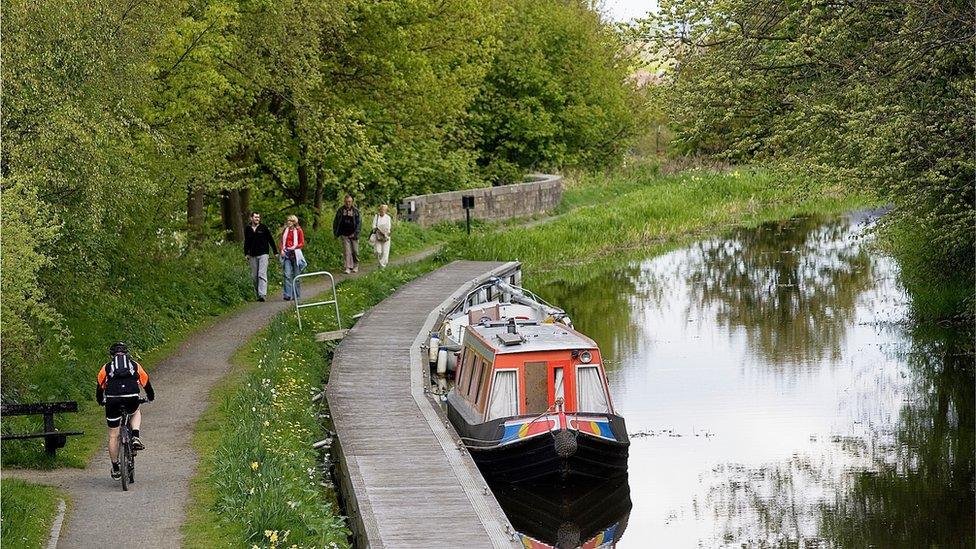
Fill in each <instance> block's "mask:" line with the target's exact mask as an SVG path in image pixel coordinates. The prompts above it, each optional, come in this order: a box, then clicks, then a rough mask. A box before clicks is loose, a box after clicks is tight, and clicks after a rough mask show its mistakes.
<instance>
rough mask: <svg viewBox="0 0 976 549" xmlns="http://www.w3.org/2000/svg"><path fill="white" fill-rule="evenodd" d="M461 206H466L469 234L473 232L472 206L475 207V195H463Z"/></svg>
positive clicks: (465, 212) (465, 214)
mask: <svg viewBox="0 0 976 549" xmlns="http://www.w3.org/2000/svg"><path fill="white" fill-rule="evenodd" d="M461 207H462V208H464V217H465V219H467V224H468V235H470V234H471V208H474V197H473V196H462V197H461Z"/></svg>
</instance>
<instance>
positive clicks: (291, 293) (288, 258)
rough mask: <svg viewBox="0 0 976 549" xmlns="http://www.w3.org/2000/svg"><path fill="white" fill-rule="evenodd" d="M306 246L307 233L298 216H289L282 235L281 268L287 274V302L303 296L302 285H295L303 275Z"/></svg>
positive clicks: (285, 290)
mask: <svg viewBox="0 0 976 549" xmlns="http://www.w3.org/2000/svg"><path fill="white" fill-rule="evenodd" d="M304 246H305V233H304V232H303V231H302V227H301V225H299V224H298V216H295V215H289V216H288V218H287V220H286V221H285V230H284V231H282V233H281V268H282V270H283V271H284V273H285V288H284V292H285V301H289V300H291V299H292V298H293V297H294V298H295V299H298V298H299V297H300V296H301V285H300V284H296V283H295V277H296V276H298V275H299V274H301V267H300V266H299V264H303V263H305V258H304V256H303V254H302V248H303V247H304Z"/></svg>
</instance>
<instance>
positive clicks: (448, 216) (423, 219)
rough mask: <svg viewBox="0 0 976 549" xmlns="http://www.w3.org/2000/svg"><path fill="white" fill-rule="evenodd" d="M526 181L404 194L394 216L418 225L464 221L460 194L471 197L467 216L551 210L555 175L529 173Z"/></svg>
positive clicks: (557, 187) (559, 187) (555, 200)
mask: <svg viewBox="0 0 976 549" xmlns="http://www.w3.org/2000/svg"><path fill="white" fill-rule="evenodd" d="M528 179H529V181H528V182H526V183H517V184H513V185H500V186H498V187H485V188H480V189H465V190H462V191H451V192H447V193H436V194H425V195H420V196H408V197H406V198H404V199H403V202H401V203H400V206H399V210H398V217H399V218H400V219H405V220H407V221H413V222H414V223H417V224H419V225H420V226H421V227H429V226H431V225H434V224H437V223H442V222H444V221H464V208H462V207H461V197H463V196H473V197H474V208H473V209H472V210H471V219H480V220H483V221H494V220H498V219H509V218H512V217H525V216H530V215H533V214H538V213H545V212H549V211H552V210H553V209H554V208H555V207H556V206H558V205H559V201H560V200H562V197H563V178H562V176H559V175H546V174H532V175H530V176H528Z"/></svg>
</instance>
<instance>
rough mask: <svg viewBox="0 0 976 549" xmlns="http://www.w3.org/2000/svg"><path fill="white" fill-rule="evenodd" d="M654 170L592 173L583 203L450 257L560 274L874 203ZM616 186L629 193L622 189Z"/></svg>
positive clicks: (480, 237)
mask: <svg viewBox="0 0 976 549" xmlns="http://www.w3.org/2000/svg"><path fill="white" fill-rule="evenodd" d="M655 174H656V168H655V167H654V166H638V167H636V168H634V169H631V170H629V171H627V172H624V173H617V174H612V175H606V174H599V175H595V176H589V177H587V178H585V179H584V180H583V181H581V182H580V183H578V184H577V185H578V188H575V189H572V188H571V190H570V191H569V192H568V193H567V194H568V197H567V198H568V199H569V200H570V201H571V202H574V203H576V204H579V205H578V206H577V207H576V208H575V209H573V210H571V211H570V212H569V213H567V214H565V215H563V216H561V217H559V218H557V219H555V220H553V221H552V222H549V223H545V224H540V225H537V226H532V227H528V228H519V227H515V228H512V229H510V230H508V231H507V232H505V233H504V236H503V237H501V236H499V235H496V234H492V233H482V234H475V235H472V236H471V237H469V238H463V239H458V240H455V241H453V242H452V243H451V244H450V245H449V247H448V248H447V249H446V250H445V252H444V255H445V257H447V258H465V259H483V260H508V259H518V260H520V261H522V262H523V265H524V269H525V271H526V273H527V274H530V275H533V276H545V277H557V278H558V277H560V276H565V275H566V274H567V273H569V274H570V275H576V274H578V273H579V272H580V271H587V270H595V269H599V262H600V261H604V260H607V259H608V258H611V257H619V256H620V255H621V254H626V253H628V252H632V251H635V250H636V251H648V250H650V249H652V248H653V247H659V246H661V245H667V244H673V243H674V242H676V241H680V239H686V238H689V237H695V236H700V235H703V234H705V233H709V232H715V231H719V230H721V229H723V228H729V227H732V226H737V225H752V224H756V223H759V222H761V221H763V220H768V219H782V218H787V217H791V216H794V215H797V214H799V213H803V212H833V211H842V210H845V209H850V208H853V207H856V206H857V205H859V204H864V203H866V202H867V198H866V197H863V196H856V195H850V194H845V193H842V192H840V191H839V189H837V188H833V187H830V186H828V185H821V184H815V183H812V182H809V181H806V180H801V179H781V178H779V177H777V176H775V175H773V174H770V173H767V172H764V171H755V170H747V169H740V170H734V171H730V172H726V173H715V172H707V171H691V172H686V173H682V174H678V175H668V176H659V175H655ZM615 188H620V189H624V191H625V192H622V193H621V194H615V193H614V189H615ZM583 204H587V205H583Z"/></svg>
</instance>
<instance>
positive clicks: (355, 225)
mask: <svg viewBox="0 0 976 549" xmlns="http://www.w3.org/2000/svg"><path fill="white" fill-rule="evenodd" d="M359 224H360V220H359V209H358V208H356V206H353V203H352V196H350V195H348V194H347V195H346V197H345V198H344V199H343V201H342V207H341V208H339V210H338V211H336V214H335V219H333V220H332V234H334V235H335V236H336V237H338V238H341V239H342V255H343V260H344V262H345V268H346V271H345V272H346V274H348V273H350V272H353V273H356V272H359Z"/></svg>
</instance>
